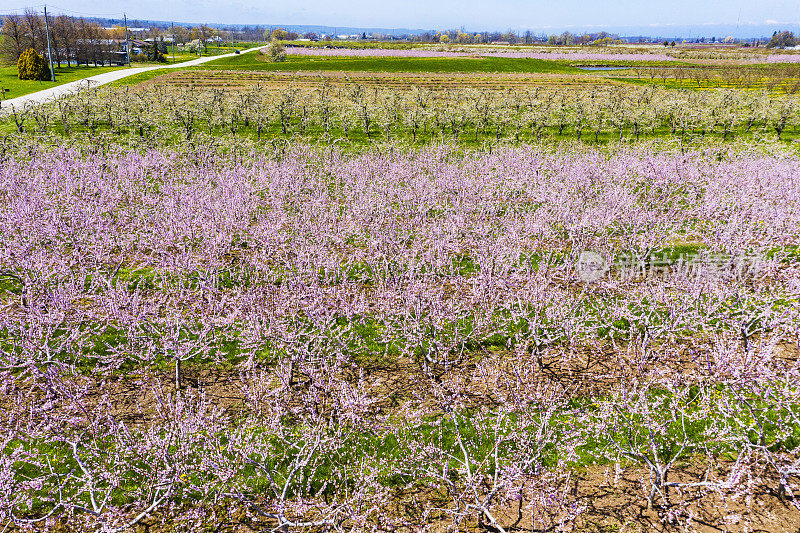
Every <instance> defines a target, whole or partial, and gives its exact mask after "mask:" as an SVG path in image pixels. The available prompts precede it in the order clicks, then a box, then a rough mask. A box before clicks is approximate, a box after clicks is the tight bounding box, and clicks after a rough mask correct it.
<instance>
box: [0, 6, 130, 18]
mask: <svg viewBox="0 0 800 533" xmlns="http://www.w3.org/2000/svg"><path fill="white" fill-rule="evenodd" d="M48 5H49V6H50V8H51V11H52V10H53V9H55V10H57V11H59V12H62V13H64V14H67V13H69V14H72V15H81V16H84V17H102V18H109V17H113V18H121V17H120V15H121V14H122V13H86V12H83V11H75V10H74V9H67V8H65V7H60V6H56V5H53V4H48ZM44 7H45V4H34V5H27V6H24V7H20V8H18V9H0V14H7V15H13V14H17V13H24V12H25V11H27V10H35V11H38V10H39V9H42V8H44Z"/></svg>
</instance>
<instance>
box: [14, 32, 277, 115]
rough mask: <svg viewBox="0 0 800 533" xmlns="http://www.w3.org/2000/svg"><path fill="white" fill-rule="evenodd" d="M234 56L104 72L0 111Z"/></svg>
mask: <svg viewBox="0 0 800 533" xmlns="http://www.w3.org/2000/svg"><path fill="white" fill-rule="evenodd" d="M259 48H261V47H257V48H250V49H249V50H244V51H243V52H242V53H243V54H246V53H248V52H254V51H256V50H258V49H259ZM233 55H235V54H223V55H219V56H206V57H200V58H197V59H193V60H191V61H185V62H183V63H173V64H172V65H159V66H154V67H135V68H127V69H120V70H114V71H111V72H105V73H103V74H97V75H96V76H89V77H88V78H84V79H82V80H77V81H71V82H69V83H64V84H63V85H56V86H55V87H50V88H49V89H44V90H43V91H37V92H35V93H29V94H26V95H23V96H18V97H16V98H11V99H9V100H3V101H2V102H1V103H0V109H2V110H8V109H11V108H12V107H22V106H24V105H25V104H34V105H36V104H42V103H44V102H47V101H48V100H52V99H54V98H57V97H59V96H62V95H65V94H69V93H74V92H76V91H78V90H80V89H85V88H87V87H89V86H91V87H97V86H99V85H105V84H106V83H111V82H112V81H117V80H121V79H122V78H127V77H128V76H133V75H134V74H139V73H141V72H147V71H148V70H157V69H170V68H181V67H192V66H195V65H202V64H203V63H205V62H207V61H213V60H215V59H220V58H222V57H231V56H233Z"/></svg>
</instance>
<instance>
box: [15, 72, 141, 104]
mask: <svg viewBox="0 0 800 533" xmlns="http://www.w3.org/2000/svg"><path fill="white" fill-rule="evenodd" d="M120 68H126V67H87V66H80V67H59V68H57V69H56V81H55V83H54V82H52V81H30V80H20V79H19V78H17V67H16V66H11V67H0V88H2V89H5V90H6V92H5V94H4V95H3V100H5V99H7V98H16V97H17V96H23V95H25V94H29V93H34V92H36V91H42V90H44V89H48V88H50V87H55V86H56V85H61V84H64V83H69V82H71V81H75V80H80V79H83V78H87V77H89V76H94V75H96V74H102V73H104V72H110V71H112V70H118V69H120Z"/></svg>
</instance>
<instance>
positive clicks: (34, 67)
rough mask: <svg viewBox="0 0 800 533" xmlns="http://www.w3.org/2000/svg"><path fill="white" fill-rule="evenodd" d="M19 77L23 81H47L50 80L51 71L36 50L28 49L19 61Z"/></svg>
mask: <svg viewBox="0 0 800 533" xmlns="http://www.w3.org/2000/svg"><path fill="white" fill-rule="evenodd" d="M17 77H19V79H21V80H39V81H45V80H49V79H50V69H49V68H48V67H47V62H46V61H45V60H44V58H43V57H42V56H41V55H39V54H38V53H37V52H36V50H34V49H33V48H28V49H27V50H25V51H24V52H22V55H20V56H19V60H18V61H17Z"/></svg>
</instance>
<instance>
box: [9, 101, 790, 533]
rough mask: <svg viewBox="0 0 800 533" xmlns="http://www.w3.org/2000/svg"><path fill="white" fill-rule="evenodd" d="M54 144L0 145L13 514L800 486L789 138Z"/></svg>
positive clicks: (561, 510)
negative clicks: (345, 146)
mask: <svg viewBox="0 0 800 533" xmlns="http://www.w3.org/2000/svg"><path fill="white" fill-rule="evenodd" d="M131 98H132V100H126V99H118V100H119V101H121V102H123V103H125V102H130V101H136V100H135V98H146V97H145V96H134V97H131ZM143 101H145V102H146V101H147V100H143ZM86 102H88V100H87V101H85V102H84V103H86ZM116 105H117V104H116V103H115V104H109V108H108V109H109V113H112V112H115V111H111V110H113V109H115V107H114V106H116ZM72 109H74V111H73V112H74V113H77V114H78V115H77V116H78V117H79V118H80V117H81V115H80V113H82V111H81V110H80V109H79V108H72ZM176 109H177V107H176ZM91 113H92V114H87V115H86V116H92V117H94V116H95V115H94V113H95V112H94V111H92V112H91ZM175 113H177V110H176V111H175ZM69 120H70V121H72V120H74V119H69ZM93 120H94V119H93ZM70 123H71V124H72V122H70ZM292 127H293V128H294V127H296V126H294V125H293V126H292ZM50 141H51V139H48V140H45V141H39V140H35V139H33V140H31V139H26V137H25V136H15V137H14V138H13V143H11V144H10V145H9V146H12V147H11V148H7V149H6V150H5V151H4V152H3V159H2V162H1V163H0V191H2V192H1V193H0V213H2V216H0V309H1V310H2V312H0V331H2V333H3V334H2V335H1V336H0V389H1V390H2V391H3V395H2V400H0V401H2V410H0V439H2V441H1V443H0V446H1V447H0V449H2V450H3V453H2V455H0V488H2V490H0V520H2V522H3V523H4V525H8V526H16V527H36V526H39V527H46V528H56V527H62V528H63V527H67V528H69V529H72V530H87V531H90V530H103V531H123V530H126V528H130V527H131V526H133V525H137V524H157V523H165V524H178V523H180V524H181V525H182V527H184V526H185V527H186V528H188V529H194V530H202V529H203V528H207V527H223V526H231V525H233V524H238V525H242V524H248V525H249V526H250V527H253V528H264V527H268V528H269V529H270V530H273V531H292V530H320V531H323V530H328V531H330V530H354V531H361V530H374V529H375V528H382V529H389V528H415V529H421V530H425V529H426V528H427V529H431V530H435V529H437V528H438V529H441V528H444V527H450V528H452V529H453V530H459V531H466V530H469V529H470V528H474V527H481V528H484V529H490V530H495V531H510V530H512V528H519V527H524V528H526V529H530V530H533V531H550V530H553V529H554V528H556V527H565V528H566V527H574V528H578V529H580V528H583V527H588V525H587V524H590V523H591V520H593V519H594V518H596V517H595V516H594V515H592V512H593V511H592V508H591V507H590V506H589V505H588V504H589V503H590V500H589V499H588V497H587V494H586V493H585V492H583V490H584V489H580V488H576V487H577V485H576V483H577V481H576V480H577V479H579V478H580V476H581V474H582V473H585V472H590V473H592V474H593V475H595V476H598V479H599V478H602V476H603V472H617V473H619V472H622V473H623V477H625V476H627V477H629V478H630V477H633V478H634V479H636V480H638V481H637V482H636V484H635V485H634V489H635V490H636V493H637V495H638V497H637V500H636V501H637V502H638V503H639V506H635V507H636V508H638V509H642V512H649V513H654V514H656V516H657V517H658V518H659V519H661V520H664V521H672V522H673V523H675V524H679V523H680V524H691V521H692V520H693V519H694V518H696V517H697V516H698V513H700V512H701V510H700V509H699V508H698V504H697V503H696V502H697V501H698V497H701V498H700V501H705V502H712V503H711V505H709V506H707V507H706V508H704V509H703V510H702V512H704V513H705V512H710V513H712V516H716V517H717V518H719V519H720V520H721V519H722V518H724V516H721V515H720V513H722V514H723V515H727V514H729V513H734V512H735V513H738V514H739V515H740V516H741V520H742V524H744V525H746V527H756V526H758V527H764V528H769V527H770V526H769V524H766V523H764V522H763V520H767V518H765V515H764V514H763V513H761V511H760V508H759V507H758V504H757V503H756V502H757V501H762V500H763V499H765V498H766V499H770V498H771V499H773V500H775V501H780V500H783V502H784V503H785V505H790V506H791V505H797V500H796V497H797V490H798V488H799V487H798V481H800V480H798V468H800V455H798V447H797V446H798V442H800V441H798V438H800V424H799V423H798V415H800V398H798V395H800V389H798V387H797V383H798V378H800V375H798V374H800V369H798V365H797V355H798V349H800V344H799V343H800V338H799V337H798V334H800V332H799V331H798V323H800V320H799V319H800V317H799V316H798V313H799V312H800V302H798V297H797V294H798V289H799V288H800V270H799V269H798V267H799V266H800V263H798V258H797V247H796V243H797V242H798V238H800V235H799V234H798V228H800V209H799V208H798V206H799V205H800V184H798V181H797V179H796V176H797V173H798V171H800V161H798V159H797V157H796V156H793V155H788V154H784V153H779V154H776V155H768V154H765V153H763V152H762V151H759V150H757V149H752V148H746V147H745V148H742V147H738V148H737V147H733V146H725V147H723V146H718V147H717V148H716V149H708V150H702V151H684V152H681V151H679V150H673V149H670V148H669V147H668V146H666V145H654V144H651V145H648V144H639V145H636V146H632V147H627V148H619V149H615V150H612V151H607V150H600V149H594V148H588V147H585V146H583V145H581V144H579V143H574V144H566V145H562V146H560V147H559V149H558V150H549V149H542V148H535V147H524V146H519V147H509V148H502V149H499V150H494V151H493V152H492V153H487V152H479V151H476V152H464V151H463V150H459V149H456V148H454V147H448V146H438V145H437V146H431V147H428V148H424V149H418V150H404V149H402V148H399V147H396V146H388V147H386V146H382V147H380V148H375V149H370V150H366V151H364V152H363V153H357V154H354V153H348V152H346V151H342V150H338V149H335V148H312V147H309V146H306V145H302V144H290V145H288V146H281V147H276V148H275V149H269V150H261V151H258V152H250V151H247V150H249V149H242V148H237V145H236V143H230V144H228V145H225V146H223V147H210V148H205V149H204V148H198V147H197V146H196V145H194V144H192V143H190V142H186V141H180V140H179V141H177V142H176V143H175V144H173V145H172V146H171V147H169V148H162V149H158V150H154V149H150V150H147V151H140V150H126V149H123V148H120V147H114V146H113V145H112V146H110V147H109V146H107V145H106V146H99V145H96V144H93V143H81V142H78V141H77V140H76V139H74V138H72V141H73V146H71V147H70V146H67V145H66V143H60V144H56V145H55V146H51V145H50ZM101 149H103V150H106V151H105V152H104V153H100V152H99V150H101ZM604 483H607V485H608V487H611V488H610V490H614V489H613V487H614V486H615V483H618V480H616V478H615V477H614V475H612V474H609V476H608V477H607V478H606V479H605V481H604ZM715 513H716V514H715ZM704 520H709V518H708V516H704ZM687 527H688V526H687Z"/></svg>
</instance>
